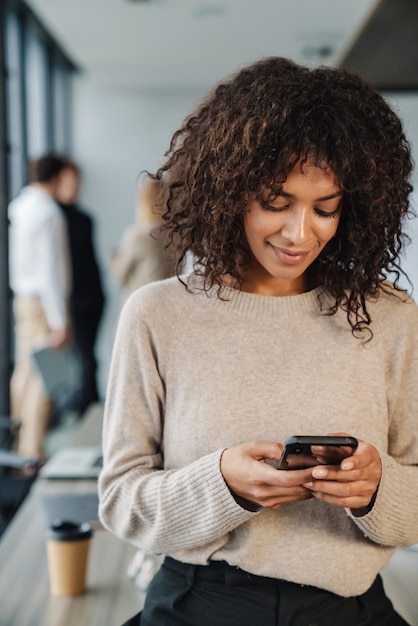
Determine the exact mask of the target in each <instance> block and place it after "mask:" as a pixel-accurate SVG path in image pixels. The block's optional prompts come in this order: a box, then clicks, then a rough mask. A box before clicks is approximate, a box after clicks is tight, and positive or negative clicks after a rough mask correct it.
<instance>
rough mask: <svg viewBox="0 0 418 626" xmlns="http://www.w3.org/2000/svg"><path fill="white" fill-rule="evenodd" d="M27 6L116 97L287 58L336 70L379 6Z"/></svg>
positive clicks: (291, 1)
mask: <svg viewBox="0 0 418 626" xmlns="http://www.w3.org/2000/svg"><path fill="white" fill-rule="evenodd" d="M401 1H402V0H396V2H401ZM413 1H415V0H413ZM27 4H28V5H29V6H30V7H31V8H32V10H33V11H34V12H35V14H36V15H37V16H38V18H39V19H40V20H41V22H43V24H44V25H45V26H46V28H47V29H48V30H49V32H50V34H51V35H52V36H53V38H54V39H55V40H56V41H57V42H58V43H59V44H60V45H61V47H62V48H63V49H64V51H65V52H66V53H67V55H68V56H69V57H70V59H71V60H72V61H73V62H74V63H75V64H76V65H77V66H79V68H80V69H81V71H83V72H84V73H85V75H87V76H89V78H91V79H92V80H95V81H97V82H99V83H100V84H102V85H105V86H108V87H112V88H118V89H129V90H133V89H134V90H140V91H153V90H184V89H193V90H195V89H206V88H208V87H209V86H211V85H212V84H214V83H215V82H217V81H218V80H220V79H221V78H222V77H224V76H225V75H226V74H228V73H230V72H232V71H235V70H236V69H237V68H238V67H240V66H242V65H244V64H246V63H248V62H251V61H253V60H255V59H257V58H260V57H262V56H268V55H278V56H288V57H291V58H293V59H294V60H295V61H297V62H299V63H303V64H305V65H316V64H319V63H326V64H329V65H339V64H340V62H341V61H342V59H344V58H346V57H347V55H348V54H349V52H350V50H351V49H352V47H353V45H354V43H355V42H356V41H357V38H358V36H359V35H360V33H361V32H362V31H363V30H364V28H365V26H366V25H367V24H368V23H369V20H370V18H371V16H373V15H375V10H376V7H378V6H380V4H381V3H380V2H379V1H378V0H349V1H348V2H347V1H345V2H343V1H342V0H340V1H338V0H27Z"/></svg>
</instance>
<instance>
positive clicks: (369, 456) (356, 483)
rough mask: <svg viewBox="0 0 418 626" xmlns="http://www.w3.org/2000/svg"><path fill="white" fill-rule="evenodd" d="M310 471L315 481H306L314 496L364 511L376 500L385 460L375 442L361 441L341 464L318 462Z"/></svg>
mask: <svg viewBox="0 0 418 626" xmlns="http://www.w3.org/2000/svg"><path fill="white" fill-rule="evenodd" d="M315 451H316V452H319V450H315ZM311 473H312V481H309V482H307V483H306V487H307V488H308V489H310V490H311V491H312V494H313V495H314V496H315V498H317V499H318V500H323V501H324V502H328V503H329V504H333V505H335V506H340V507H347V508H349V509H352V510H353V512H354V514H357V515H364V514H365V513H367V512H368V510H370V508H371V504H372V503H373V501H374V497H375V495H376V492H377V488H378V486H379V482H380V478H381V476H382V463H381V460H380V455H379V452H378V451H377V449H376V448H375V447H374V446H372V445H371V444H368V443H365V442H364V441H359V444H358V447H357V449H356V450H355V452H354V453H353V454H352V455H351V456H349V457H347V458H346V459H344V460H343V461H342V462H341V463H340V465H325V466H323V465H317V466H316V467H315V468H313V469H312V470H311Z"/></svg>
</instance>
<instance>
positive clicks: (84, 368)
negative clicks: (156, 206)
mask: <svg viewBox="0 0 418 626" xmlns="http://www.w3.org/2000/svg"><path fill="white" fill-rule="evenodd" d="M80 183H81V171H80V168H79V167H78V165H77V164H76V163H75V162H74V161H72V160H70V159H65V167H64V168H63V169H62V171H61V172H60V175H59V177H58V183H57V187H56V194H55V197H56V200H57V202H58V204H59V206H60V208H61V210H62V213H63V215H64V218H65V222H66V226H67V234H68V241H69V249H70V262H71V272H72V289H71V292H70V310H71V316H72V323H73V346H74V352H75V354H76V357H77V361H78V365H79V369H80V377H79V379H80V387H79V389H78V390H77V391H76V393H75V395H74V397H73V398H71V399H70V402H69V404H70V408H72V409H74V410H75V411H76V412H77V414H78V416H79V417H81V416H82V415H83V414H84V412H85V411H86V409H87V408H88V407H89V406H90V405H91V404H93V403H95V402H98V401H99V392H98V385H97V360H96V355H95V345H96V340H97V333H98V329H99V325H100V321H101V319H102V315H103V309H104V304H105V295H104V291H103V286H102V281H101V276H100V271H99V267H98V263H97V260H96V253H95V249H94V237H93V235H94V223H93V220H92V218H91V216H90V215H88V214H87V213H86V211H84V210H83V209H81V208H80V206H79V205H78V204H77V202H78V197H79V192H80Z"/></svg>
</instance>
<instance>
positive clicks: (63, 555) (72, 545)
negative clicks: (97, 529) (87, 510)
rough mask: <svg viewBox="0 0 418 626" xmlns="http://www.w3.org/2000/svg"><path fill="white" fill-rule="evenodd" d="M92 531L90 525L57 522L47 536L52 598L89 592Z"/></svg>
mask: <svg viewBox="0 0 418 626" xmlns="http://www.w3.org/2000/svg"><path fill="white" fill-rule="evenodd" d="M92 535H93V530H92V527H91V526H90V524H87V522H84V523H82V524H79V523H76V522H71V521H65V520H57V521H56V522H54V523H53V524H52V525H51V526H50V527H49V528H48V529H47V534H46V550H47V557H48V571H49V588H50V592H51V595H53V596H74V595H78V594H81V593H84V592H85V590H86V574H87V561H88V554H89V547H90V539H91V537H92Z"/></svg>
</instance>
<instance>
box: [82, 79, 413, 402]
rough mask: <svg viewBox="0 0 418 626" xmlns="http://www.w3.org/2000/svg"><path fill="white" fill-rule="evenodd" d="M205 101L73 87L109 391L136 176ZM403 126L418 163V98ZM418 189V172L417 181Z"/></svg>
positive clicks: (404, 100)
mask: <svg viewBox="0 0 418 626" xmlns="http://www.w3.org/2000/svg"><path fill="white" fill-rule="evenodd" d="M200 96H201V94H200V93H198V92H183V93H161V94H154V95H150V94H149V95H144V94H139V93H135V92H118V93H114V92H113V91H111V90H107V89H104V88H101V87H99V86H97V85H95V84H94V83H93V82H92V81H90V80H88V78H85V77H79V78H77V79H76V81H75V85H74V156H75V158H76V159H78V160H79V162H80V164H81V166H82V168H83V170H84V184H83V188H82V197H81V200H82V202H83V204H84V205H85V207H86V208H88V209H89V210H90V211H91V213H92V214H93V215H94V217H95V219H96V241H97V248H98V252H99V261H100V264H101V267H102V271H103V277H104V281H105V289H106V292H107V296H108V300H107V308H106V312H105V317H104V321H103V324H102V327H101V330H100V337H99V344H98V357H99V363H100V386H101V390H102V393H104V390H105V387H106V381H107V376H108V368H109V362H110V355H111V349H112V344H113V338H114V332H115V328H116V323H117V319H118V315H119V311H120V305H121V301H122V294H121V291H120V289H119V288H118V286H117V285H116V282H115V281H114V279H113V278H112V276H111V275H110V272H109V265H108V259H109V255H110V253H111V251H112V249H114V248H115V247H116V246H117V244H118V242H119V239H120V237H121V235H122V232H123V230H124V229H125V227H126V226H127V225H128V224H131V223H132V221H133V220H134V218H135V193H136V185H137V176H138V174H139V172H140V171H141V170H143V169H151V170H153V169H155V168H156V167H158V165H159V163H160V162H161V159H162V157H163V154H164V152H165V150H166V149H167V148H168V143H169V140H170V137H171V135H172V133H173V131H174V130H175V129H176V128H177V127H178V125H179V123H180V122H181V121H182V119H183V118H184V117H185V116H186V115H187V113H188V112H189V111H190V110H191V109H192V107H193V105H194V103H195V102H196V101H197V99H198V98H199V97H200ZM388 99H389V100H390V101H391V103H392V105H393V106H394V107H395V108H396V109H397V111H398V113H399V115H400V116H401V118H402V119H403V120H404V123H405V128H406V132H407V134H408V137H409V138H410V140H411V142H412V144H413V149H414V157H415V161H416V162H417V163H418V94H409V95H405V94H391V95H390V96H388ZM415 185H416V187H418V170H417V174H416V175H415ZM417 222H418V220H414V221H413V222H411V223H410V225H409V226H410V233H411V236H412V237H413V244H412V245H411V246H409V247H408V249H407V253H406V257H405V259H404V263H403V265H404V267H405V269H406V270H407V271H408V273H409V275H410V277H411V280H412V282H413V284H414V285H415V289H416V292H417V293H415V294H414V295H415V297H416V298H417V296H418V224H417Z"/></svg>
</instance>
